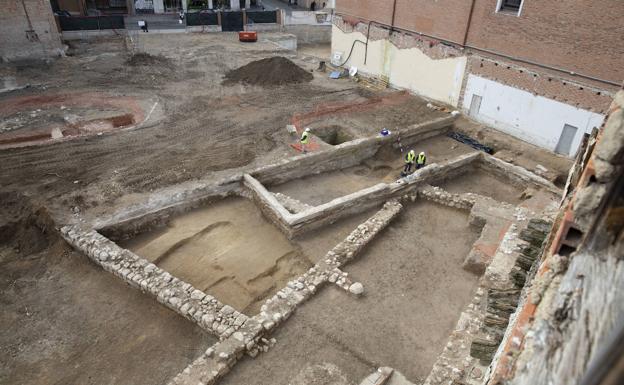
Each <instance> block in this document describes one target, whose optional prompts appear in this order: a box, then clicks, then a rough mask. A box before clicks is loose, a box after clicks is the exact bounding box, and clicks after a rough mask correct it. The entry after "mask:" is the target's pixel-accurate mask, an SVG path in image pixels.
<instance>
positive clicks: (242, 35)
mask: <svg viewBox="0 0 624 385" xmlns="http://www.w3.org/2000/svg"><path fill="white" fill-rule="evenodd" d="M238 40H240V41H250V42H254V41H258V32H256V31H241V32H239V33H238Z"/></svg>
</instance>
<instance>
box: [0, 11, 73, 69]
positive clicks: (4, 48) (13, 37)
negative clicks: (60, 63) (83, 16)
mask: <svg viewBox="0 0 624 385" xmlns="http://www.w3.org/2000/svg"><path fill="white" fill-rule="evenodd" d="M23 4H24V6H25V7H26V12H27V14H28V17H29V18H30V23H31V24H32V30H33V31H34V33H28V32H27V31H29V30H30V28H31V26H30V25H29V23H28V18H27V17H26V12H24V6H22V1H21V0H4V1H2V11H0V58H1V59H2V60H17V59H28V58H45V57H51V56H59V55H60V54H61V53H62V43H61V38H60V34H59V32H58V29H57V26H56V22H55V20H54V16H53V15H52V8H51V6H50V2H49V1H47V0H24V1H23Z"/></svg>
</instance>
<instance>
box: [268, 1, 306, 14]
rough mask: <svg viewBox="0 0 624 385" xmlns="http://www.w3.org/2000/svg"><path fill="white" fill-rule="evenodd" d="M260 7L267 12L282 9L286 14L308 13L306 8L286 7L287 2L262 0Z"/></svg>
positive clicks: (297, 6)
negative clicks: (262, 6) (295, 12)
mask: <svg viewBox="0 0 624 385" xmlns="http://www.w3.org/2000/svg"><path fill="white" fill-rule="evenodd" d="M262 5H264V7H265V8H266V9H267V10H269V11H270V10H274V9H283V10H285V11H286V13H292V11H309V9H308V8H305V7H302V6H299V5H288V1H287V0H286V1H280V0H262Z"/></svg>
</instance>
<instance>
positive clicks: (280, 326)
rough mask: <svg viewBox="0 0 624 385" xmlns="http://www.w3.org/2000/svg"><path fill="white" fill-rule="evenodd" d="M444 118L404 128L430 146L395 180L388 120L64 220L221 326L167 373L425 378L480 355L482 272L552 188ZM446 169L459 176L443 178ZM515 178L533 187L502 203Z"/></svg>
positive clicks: (152, 289)
mask: <svg viewBox="0 0 624 385" xmlns="http://www.w3.org/2000/svg"><path fill="white" fill-rule="evenodd" d="M451 123H452V119H440V120H436V121H432V122H429V123H426V124H423V125H417V126H413V127H411V128H410V129H408V130H405V131H404V132H403V133H402V134H401V135H402V137H403V138H405V139H404V140H403V143H402V144H403V145H405V146H406V147H407V146H409V147H407V148H415V149H418V148H423V147H425V148H427V149H428V151H429V159H430V162H428V163H427V166H426V167H425V168H422V169H420V170H417V171H415V172H414V173H413V174H412V175H409V176H407V177H404V178H400V177H398V176H397V175H395V173H396V171H397V168H398V170H399V171H400V169H401V168H402V167H401V166H402V165H403V159H402V152H401V148H400V147H401V146H400V145H398V143H399V142H400V141H399V140H398V134H397V133H393V134H391V135H390V136H388V137H379V136H374V137H368V138H363V139H358V140H353V141H348V142H345V143H342V144H339V145H336V146H333V147H331V148H329V149H327V150H323V151H318V152H315V153H313V154H310V155H307V156H303V157H302V156H300V157H294V158H291V159H286V160H282V161H278V162H276V163H273V164H269V165H265V166H261V167H258V168H256V169H254V170H251V171H249V173H242V174H239V175H234V176H231V177H228V178H225V179H222V180H219V181H217V182H214V183H210V184H202V183H200V182H198V183H197V184H196V185H194V187H191V188H190V189H189V188H187V187H178V188H176V189H174V190H172V191H173V192H172V193H167V194H165V195H163V196H155V197H154V200H153V201H150V202H146V203H145V204H138V205H136V206H133V207H131V208H129V210H128V211H120V212H118V213H116V214H115V215H112V216H111V217H110V218H102V221H101V222H100V223H97V224H96V225H95V226H94V227H93V229H91V230H89V229H88V228H86V229H85V228H83V227H81V226H66V227H63V228H62V229H61V233H62V234H63V237H64V238H65V239H66V240H67V241H68V242H70V243H71V244H72V245H74V247H76V248H77V249H79V250H81V251H82V252H84V253H85V254H87V255H88V256H89V258H91V259H92V260H93V261H94V262H95V263H96V264H98V265H100V266H102V268H103V269H104V270H107V271H110V272H112V273H113V274H114V275H117V276H118V277H120V278H121V279H122V280H124V281H125V282H126V283H128V284H129V285H130V286H133V287H135V288H137V289H139V290H140V291H142V292H144V293H146V294H148V295H150V296H152V297H153V298H155V299H156V301H158V302H159V303H161V304H163V305H164V306H166V307H168V308H169V309H171V310H173V311H174V312H176V313H178V314H179V315H181V316H182V317H184V318H186V319H187V320H189V321H191V322H192V323H195V324H196V325H197V326H199V328H201V329H202V330H203V331H204V332H207V333H209V334H211V335H214V336H216V337H218V339H219V340H220V343H216V344H215V345H213V346H212V347H210V348H208V349H207V350H206V352H205V353H203V354H202V355H201V356H199V357H198V358H197V359H196V360H195V361H193V362H192V363H191V364H189V366H188V367H187V368H186V370H184V371H181V372H180V373H178V375H177V376H175V377H174V378H173V380H172V382H171V384H172V385H178V384H189V383H196V382H194V381H195V380H196V376H200V377H202V376H205V375H206V374H205V373H210V374H209V377H210V381H213V380H214V381H216V380H217V379H221V378H222V383H223V384H231V385H238V384H240V385H242V384H245V385H248V384H258V385H261V384H262V385H264V384H266V383H272V384H276V385H282V384H283V385H286V384H291V383H293V381H294V382H296V381H301V380H302V379H305V378H307V377H308V376H310V373H313V374H312V376H313V377H315V376H324V374H322V373H326V374H327V375H329V376H330V377H332V376H336V378H339V379H341V380H340V381H343V380H344V381H343V382H340V381H339V382H338V383H339V384H341V385H342V384H345V385H346V384H350V383H357V382H358V381H361V379H362V376H363V375H364V374H365V372H372V371H374V370H375V367H378V366H382V365H387V366H391V367H393V368H395V369H396V370H397V371H399V372H400V373H402V374H401V375H404V376H406V378H408V379H409V380H410V381H412V382H413V383H423V382H424V381H425V380H426V379H427V378H429V377H430V376H438V375H439V373H440V371H443V370H445V369H444V368H445V367H446V366H445V365H447V364H446V363H448V362H450V361H453V360H455V361H453V362H456V363H454V365H459V362H461V363H462V365H463V362H470V364H471V365H475V367H476V365H480V362H484V359H483V358H482V357H483V355H482V354H481V353H480V352H479V348H475V353H474V354H475V355H474V356H471V354H473V352H472V350H471V349H472V345H471V342H470V340H469V338H472V337H471V336H473V335H475V333H481V331H480V330H479V329H478V328H477V326H478V325H480V323H479V322H480V319H481V318H482V317H483V314H484V313H483V311H484V309H485V308H487V305H486V299H484V298H483V293H484V292H485V291H487V290H490V289H491V288H490V287H488V286H487V285H486V282H487V280H484V279H483V277H487V276H488V274H490V275H491V274H494V275H496V276H500V277H505V276H507V277H511V274H510V272H509V270H506V269H508V268H510V267H511V264H510V263H509V262H508V261H507V259H508V258H509V255H510V254H513V255H515V254H517V253H519V250H521V249H522V248H521V247H518V245H519V243H518V241H517V239H516V237H517V234H518V232H520V233H522V231H524V230H525V227H527V222H528V220H529V217H531V218H532V216H534V215H535V213H534V212H533V211H531V210H536V211H541V210H545V209H548V208H549V205H551V204H552V203H553V202H554V201H556V199H555V198H554V197H555V195H554V193H555V192H556V188H555V187H554V186H552V184H550V183H549V182H547V181H545V180H543V179H541V178H539V177H537V176H535V175H533V174H531V173H528V172H527V171H526V170H523V169H521V168H518V167H517V166H514V165H511V164H508V163H505V162H503V161H501V160H498V159H495V158H493V157H492V156H491V155H488V154H484V153H482V152H479V151H476V150H475V149H473V148H471V147H469V146H466V145H464V144H462V143H459V142H457V141H455V140H453V139H451V138H449V137H448V136H446V135H444V134H445V133H446V132H448V130H449V127H450V124H451ZM466 177H472V178H473V179H474V178H475V177H478V178H482V179H481V180H477V182H479V181H481V183H483V184H487V186H488V188H487V189H486V188H482V189H480V190H479V189H475V188H474V187H473V186H472V185H470V184H468V183H467V182H466V181H465V180H464V179H463V178H466ZM452 181H459V182H460V183H456V184H455V185H450V184H449V185H448V190H445V189H444V188H441V187H440V186H443V187H444V186H447V185H444V183H447V182H448V183H451V182H452ZM518 186H527V188H526V190H528V189H529V188H530V189H531V191H529V192H526V191H524V190H521V191H518V193H523V194H524V195H526V198H523V200H522V201H513V202H508V201H505V198H507V197H508V196H515V193H516V191H514V190H513V189H517V188H518ZM492 191H497V194H493V193H492ZM512 193H513V194H512ZM536 197H538V198H539V199H537V198H536ZM528 202H530V204H529V203H528ZM510 203H511V204H510ZM514 204H517V206H514ZM531 220H532V219H531ZM542 227H543V226H542ZM530 266H531V265H530V263H529V262H526V261H525V262H523V264H522V266H520V267H518V269H521V270H522V269H525V270H522V272H516V273H514V274H516V275H517V276H522V274H527V271H528V269H530ZM513 268H514V269H515V268H516V266H513ZM490 270H492V271H490ZM506 279H508V280H512V278H506ZM514 279H516V278H514ZM324 286H329V287H328V288H324ZM497 290H498V289H497ZM292 315H295V316H294V317H293V319H292V321H288V322H285V321H287V320H288V319H289V318H290V317H291V316H292ZM302 330H303V331H302ZM480 335H483V333H482V334H480ZM275 338H276V339H277V340H275ZM319 341H321V342H322V343H320V342H319ZM276 344H277V345H276ZM293 346H294V347H293ZM308 349H311V350H308ZM295 351H297V353H296V354H294V353H293V352H295ZM245 352H246V353H248V356H250V357H249V358H245V359H243V360H242V362H241V363H240V365H238V366H237V367H235V368H234V369H233V370H231V371H230V370H226V369H227V368H229V367H233V366H234V365H235V364H236V362H237V361H238V360H240V359H241V358H242V353H245ZM267 352H268V353H267ZM261 353H262V354H261ZM265 353H266V354H265ZM293 354H294V357H293ZM488 354H489V353H488ZM327 357H333V358H330V360H331V362H327V361H326V359H327ZM475 357H478V358H479V360H477V359H475ZM466 360H467V361H466ZM224 362H227V365H226V366H224V365H223V363H224ZM352 362H357V364H352ZM267 365H268V367H277V368H284V370H281V371H279V373H277V374H274V373H272V372H271V371H269V372H267V373H270V374H267V376H268V375H270V377H271V378H268V377H266V376H265V375H263V374H260V373H264V372H266V370H263V369H262V368H266V367H267ZM286 367H287V368H288V370H286ZM314 373H316V374H314ZM226 374H227V375H226ZM202 378H203V377H202ZM202 381H204V382H206V381H207V380H206V381H205V380H202Z"/></svg>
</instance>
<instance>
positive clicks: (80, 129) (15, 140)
mask: <svg viewBox="0 0 624 385" xmlns="http://www.w3.org/2000/svg"><path fill="white" fill-rule="evenodd" d="M155 106H156V103H155V102H154V101H151V102H150V101H148V100H140V99H137V98H134V97H130V96H116V95H110V94H105V93H84V92H83V93H68V94H48V95H45V94H44V95H41V94H40V95H21V96H15V97H6V98H2V99H0V148H10V147H22V146H33V145H41V144H47V143H53V142H57V141H60V140H68V139H71V138H76V137H83V136H90V135H98V134H102V133H105V132H111V131H115V130H119V129H125V128H131V127H134V126H136V125H138V124H141V123H143V122H144V121H145V120H146V118H147V116H146V115H150V112H151V111H152V110H153V108H154V107H155ZM146 111H148V112H147V114H146Z"/></svg>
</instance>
